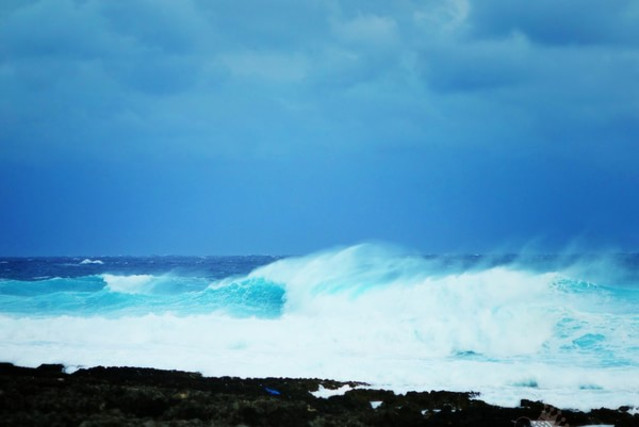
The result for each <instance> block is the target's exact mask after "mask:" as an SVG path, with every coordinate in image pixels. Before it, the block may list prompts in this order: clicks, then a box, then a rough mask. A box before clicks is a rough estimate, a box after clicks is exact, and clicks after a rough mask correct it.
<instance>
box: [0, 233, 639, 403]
mask: <svg viewBox="0 0 639 427" xmlns="http://www.w3.org/2000/svg"><path fill="white" fill-rule="evenodd" d="M0 360H2V361H5V362H11V363H15V364H18V365H23V366H38V365H40V364H41V363H62V364H64V365H66V366H67V367H68V369H69V370H74V369H77V368H79V367H91V366H97V365H106V366H140V367H154V368H161V369H180V370H187V371H199V372H202V373H203V374H205V375H208V376H225V375H230V376H240V377H266V376H270V377H283V376H286V377H314V378H332V379H336V380H345V381H350V380H354V381H364V382H367V383H370V384H372V385H373V386H376V387H380V388H387V389H388V388H390V389H393V390H395V391H397V392H403V391H407V390H417V391H420V390H450V391H476V392H480V393H481V396H480V398H481V399H482V400H485V401H488V402H490V403H494V404H498V405H503V406H515V405H517V404H518V403H519V401H520V399H522V398H526V399H532V400H543V401H545V402H547V403H549V404H552V405H555V406H557V407H562V408H575V409H586V410H587V409H591V408H598V407H602V406H605V407H610V408H617V407H619V406H621V405H629V406H632V407H636V406H639V381H638V378H639V255H636V254H634V255H633V254H613V255H606V256H604V255H593V254H585V255H574V254H573V255H563V256H556V255H553V256H550V255H507V256H490V255H465V256H434V255H431V256H424V255H419V254H415V253H410V252H406V251H403V250H399V249H397V248H391V247H387V246H383V245H371V244H364V245H357V246H351V247H346V248H340V249H334V250H330V251H324V252H319V253H315V254H311V255H308V256H304V257H270V256H250V257H89V258H87V257H77V258H73V257H64V258H0Z"/></svg>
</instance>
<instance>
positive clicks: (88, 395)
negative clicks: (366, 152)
mask: <svg viewBox="0 0 639 427" xmlns="http://www.w3.org/2000/svg"><path fill="white" fill-rule="evenodd" d="M345 384H348V385H350V386H351V387H357V386H359V387H362V386H365V384H362V383H355V382H353V383H342V382H337V381H331V380H319V379H289V378H260V379H240V378H231V377H222V378H206V377H203V376H202V375H200V374H197V373H190V372H179V371H161V370H157V369H144V368H126V367H124V368H104V367H97V368H91V369H84V370H80V371H77V372H75V373H73V374H66V373H64V367H63V366H62V365H42V366H40V367H38V368H35V369H33V368H23V367H18V366H14V365H12V364H8V363H0V426H82V427H96V426H102V427H104V426H140V425H142V426H146V427H155V426H211V425H214V426H239V425H246V426H284V427H286V426H307V425H308V426H313V427H321V426H491V427H494V426H508V427H512V426H513V425H515V424H514V423H513V421H514V420H518V419H519V420H520V421H521V422H520V424H521V425H526V423H525V422H526V420H535V419H538V418H539V416H540V415H541V414H542V412H543V411H548V413H553V414H559V415H561V417H563V418H565V422H566V423H569V424H570V425H571V426H577V425H584V424H604V423H607V424H614V425H617V426H638V425H639V415H634V416H633V415H630V414H629V412H628V411H629V409H630V408H627V407H626V408H620V409H619V410H611V409H599V410H594V411H591V412H589V413H583V412H574V411H561V412H559V411H557V410H555V409H554V408H552V411H555V412H552V411H550V410H549V407H547V406H544V405H543V404H542V403H540V402H531V401H527V400H524V401H522V403H521V406H520V407H518V408H499V407H496V406H492V405H489V404H487V403H485V402H482V401H481V400H478V399H477V395H476V394H474V393H452V392H445V391H432V392H409V393H407V394H405V395H397V394H395V393H393V392H392V391H388V390H372V389H366V388H356V389H353V390H350V391H347V392H346V393H345V394H344V395H341V396H333V397H330V398H328V399H320V398H316V397H314V396H313V395H312V394H311V392H312V391H316V390H318V388H319V386H320V385H322V386H323V387H326V388H333V389H335V388H338V387H341V386H343V385H345ZM371 402H377V403H378V404H376V405H375V407H373V406H372V405H371Z"/></svg>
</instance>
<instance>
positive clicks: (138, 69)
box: [0, 0, 639, 156]
mask: <svg viewBox="0 0 639 427" xmlns="http://www.w3.org/2000/svg"><path fill="white" fill-rule="evenodd" d="M515 3H516V4H515ZM515 3H513V4H512V5H511V4H510V3H508V4H506V3H504V2H503V1H497V0H492V1H485V2H484V1H481V2H480V1H472V2H466V1H463V0H449V1H446V2H440V1H430V2H426V3H424V2H412V1H408V2H401V3H399V2H396V3H388V2H382V1H378V2H340V1H337V0H336V1H330V2H321V1H311V2H297V1H292V0H278V1H274V2H259V1H256V2H244V3H241V4H239V3H237V2H231V1H221V0H220V1H214V2H208V1H183V2H173V1H159V2H158V1H153V2H151V1H133V2H108V1H99V0H86V1H71V0H66V1H51V0H40V1H34V2H29V3H21V4H18V3H15V4H12V5H11V7H9V6H6V7H5V8H4V9H3V11H2V14H1V15H0V19H1V21H0V40H2V44H1V45H0V58H1V63H0V87H1V88H2V90H3V93H4V94H5V97H4V100H3V101H0V108H1V110H0V111H1V112H2V117H1V118H0V120H2V124H3V127H4V129H5V130H4V134H5V135H10V136H11V141H12V142H8V141H7V142H4V143H3V144H2V147H0V150H1V151H2V152H3V154H4V155H9V154H11V153H13V154H12V155H24V152H25V149H24V147H31V149H30V150H26V151H29V152H37V151H38V150H37V148H38V146H39V145H41V144H47V146H48V147H49V148H51V149H53V148H55V147H58V149H59V150H61V151H60V153H61V154H62V155H66V154H64V153H67V154H68V153H69V152H70V151H71V152H76V153H77V152H79V153H81V155H83V154H82V153H85V152H87V153H88V152H94V153H95V154H96V155H98V156H99V155H100V153H101V151H102V150H113V149H114V147H119V148H120V149H122V150H124V152H129V153H135V152H140V153H143V152H145V151H149V150H151V151H157V150H158V148H161V149H163V150H173V151H174V152H181V151H185V150H186V151H189V150H191V151H193V152H197V153H209V155H220V154H225V153H226V154H228V153H241V152H244V153H252V152H267V153H268V152H274V151H277V152H289V153H295V152H301V150H303V149H304V147H308V146H311V145H312V146H317V147H323V146H330V145H333V144H338V145H339V147H340V149H346V147H350V148H348V149H349V150H351V149H356V147H359V148H357V149H359V150H368V149H370V147H371V146H380V147H382V146H384V145H390V146H392V145H393V144H408V145H410V146H414V147H415V146H429V145H431V144H435V145H447V144H448V145H451V146H460V145H462V146H463V145H478V144H479V145H485V146H487V147H493V149H494V148H495V147H501V146H512V145H513V144H519V145H523V144H538V143H543V144H546V145H549V146H552V145H561V144H567V145H570V146H576V145H578V144H585V145H588V144H587V141H595V140H596V139H599V138H605V137H606V136H610V137H609V138H608V139H609V140H610V139H614V141H612V142H610V143H612V144H618V145H620V146H621V145H624V144H627V143H628V141H630V140H631V139H632V138H633V137H634V135H635V134H634V132H635V128H634V127H633V126H632V123H633V120H634V119H635V118H636V113H635V111H637V101H636V100H637V99H639V96H637V95H638V94H637V86H636V84H634V82H636V81H637V78H638V76H637V73H638V71H637V70H638V65H637V64H638V63H639V56H638V55H639V54H638V52H637V50H636V48H635V47H634V46H636V44H635V40H636V30H634V26H632V27H631V26H630V25H629V24H628V23H629V22H630V21H631V20H632V17H633V16H635V15H634V14H635V13H636V10H637V7H636V6H634V5H633V3H631V2H626V1H620V2H613V3H606V6H605V7H604V5H603V3H602V2H596V1H590V2H589V3H588V4H589V5H590V6H591V7H590V8H589V7H579V8H577V6H576V4H575V3H574V2H562V3H561V4H554V3H553V4H552V5H550V4H549V3H548V2H545V1H544V2H534V3H531V2H526V3H525V4H524V3H522V2H515ZM559 21H561V25H559V24H558V23H559ZM588 37H590V38H588ZM608 46H612V47H611V48H610V47H608ZM620 124H622V125H620ZM624 124H625V125H624ZM622 128H623V129H625V131H623V132H622V131H620V130H618V129H622ZM613 134H614V137H613V136H612V135H613ZM16 140H19V141H21V142H20V145H17V144H16V143H15V142H13V141H16ZM592 144H594V142H591V143H590V145H592ZM79 146H82V147H85V148H83V149H81V150H80V149H78V147H79ZM105 147H108V148H105ZM269 147H270V148H269ZM83 150H84V151H83ZM54 152H55V150H54Z"/></svg>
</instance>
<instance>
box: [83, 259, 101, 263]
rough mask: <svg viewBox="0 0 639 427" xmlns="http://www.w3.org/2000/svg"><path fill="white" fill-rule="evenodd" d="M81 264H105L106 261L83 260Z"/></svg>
mask: <svg viewBox="0 0 639 427" xmlns="http://www.w3.org/2000/svg"><path fill="white" fill-rule="evenodd" d="M80 264H104V261H101V260H99V259H95V260H93V259H89V258H87V259H83V260H82V261H80Z"/></svg>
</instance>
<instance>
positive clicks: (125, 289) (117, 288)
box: [100, 274, 154, 294]
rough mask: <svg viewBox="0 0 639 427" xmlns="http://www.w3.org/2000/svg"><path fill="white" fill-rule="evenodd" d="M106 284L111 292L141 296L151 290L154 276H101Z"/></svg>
mask: <svg viewBox="0 0 639 427" xmlns="http://www.w3.org/2000/svg"><path fill="white" fill-rule="evenodd" d="M100 276H101V277H102V279H103V280H104V281H105V282H106V285H107V288H108V289H109V290H110V291H111V292H120V293H124V294H141V293H146V292H148V291H150V290H151V285H152V281H153V279H154V277H153V276H151V275H148V274H136V275H130V276H118V275H114V274H102V275H100Z"/></svg>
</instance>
